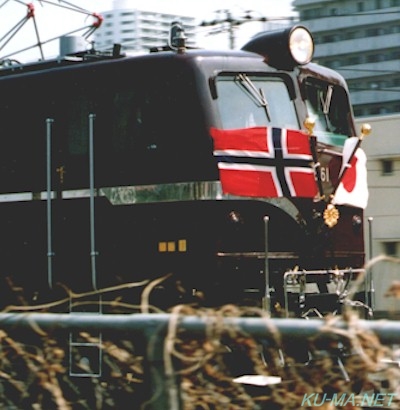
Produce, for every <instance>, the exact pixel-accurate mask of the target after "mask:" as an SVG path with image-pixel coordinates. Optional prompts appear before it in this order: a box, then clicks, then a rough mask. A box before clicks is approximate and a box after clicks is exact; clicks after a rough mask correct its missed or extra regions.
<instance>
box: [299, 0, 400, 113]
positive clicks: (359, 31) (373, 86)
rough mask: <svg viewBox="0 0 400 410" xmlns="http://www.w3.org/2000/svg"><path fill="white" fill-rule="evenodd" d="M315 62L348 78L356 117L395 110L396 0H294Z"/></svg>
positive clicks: (398, 59)
mask: <svg viewBox="0 0 400 410" xmlns="http://www.w3.org/2000/svg"><path fill="white" fill-rule="evenodd" d="M293 6H294V7H295V10H296V11H298V12H299V17H300V22H301V23H302V24H304V25H305V26H306V27H307V28H309V29H310V31H311V32H312V34H313V37H314V40H315V43H316V52H315V58H314V59H315V61H317V62H318V63H320V64H323V65H326V66H328V67H331V68H333V69H335V70H336V71H339V72H340V73H341V74H342V75H343V76H344V77H345V78H346V80H347V82H348V85H349V88H350V92H351V99H352V104H353V107H354V113H355V115H356V116H357V117H360V116H370V115H379V114H390V113H399V112H400V47H399V45H400V0H294V1H293Z"/></svg>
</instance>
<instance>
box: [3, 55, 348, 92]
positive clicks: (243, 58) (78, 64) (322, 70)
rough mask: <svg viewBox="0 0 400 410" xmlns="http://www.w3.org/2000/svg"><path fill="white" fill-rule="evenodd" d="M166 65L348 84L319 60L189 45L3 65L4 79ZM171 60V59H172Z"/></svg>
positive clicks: (214, 71) (212, 71)
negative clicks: (283, 59)
mask: <svg viewBox="0 0 400 410" xmlns="http://www.w3.org/2000/svg"><path fill="white" fill-rule="evenodd" d="M152 61H153V62H154V64H155V65H158V66H159V67H162V64H171V63H172V62H173V61H181V62H182V64H187V65H192V66H197V67H201V68H202V69H203V70H204V71H206V72H209V73H210V74H212V73H213V74H214V75H215V73H218V72H221V71H225V72H229V71H247V72H275V73H276V72H285V73H288V74H291V73H296V75H299V76H307V75H312V76H316V77H320V78H324V79H329V81H332V82H334V83H338V84H341V85H345V81H344V79H343V77H342V76H341V75H340V74H339V73H337V72H336V71H334V70H331V69H329V68H326V67H323V66H320V65H318V64H316V63H312V62H311V63H308V64H305V65H303V66H301V65H297V66H295V67H294V68H293V69H292V70H281V69H277V68H274V67H271V66H270V65H268V64H267V62H266V61H265V59H264V58H263V56H261V55H259V54H257V53H254V52H250V51H244V50H222V51H221V50H204V49H185V50H184V51H182V52H177V51H174V50H165V49H164V48H161V49H157V50H156V51H154V50H153V52H150V53H147V54H146V53H144V54H140V55H131V56H130V55H112V54H102V53H97V52H93V51H89V52H85V53H77V54H74V55H68V56H65V57H62V58H56V59H53V60H47V61H39V62H32V63H27V64H19V63H16V64H13V65H11V66H8V67H6V68H3V69H0V81H1V80H2V79H4V78H16V77H17V78H18V77H20V76H23V77H26V76H29V75H31V74H34V75H35V76H36V74H40V73H41V74H44V73H49V72H50V71H51V72H54V71H58V70H60V69H61V70H62V71H64V70H65V69H66V68H67V69H68V70H72V71H75V70H78V71H79V70H80V68H83V67H86V68H90V67H92V68H93V67H99V66H103V65H106V66H108V65H110V64H114V65H115V64H116V65H125V64H129V65H130V64H134V65H136V64H139V65H141V64H146V63H147V64H151V62H152ZM169 62H170V63H169Z"/></svg>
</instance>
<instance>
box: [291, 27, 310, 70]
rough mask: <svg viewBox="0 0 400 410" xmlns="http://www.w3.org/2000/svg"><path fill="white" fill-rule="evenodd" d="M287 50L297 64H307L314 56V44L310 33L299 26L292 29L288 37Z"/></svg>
mask: <svg viewBox="0 0 400 410" xmlns="http://www.w3.org/2000/svg"><path fill="white" fill-rule="evenodd" d="M289 49H290V53H291V54H292V57H293V59H294V60H295V61H296V62H297V63H298V64H307V63H309V62H310V61H311V60H312V57H313V54H314V42H313V39H312V37H311V34H310V32H309V31H308V30H307V29H306V28H305V27H301V26H297V27H294V28H293V30H292V31H291V32H290V35H289Z"/></svg>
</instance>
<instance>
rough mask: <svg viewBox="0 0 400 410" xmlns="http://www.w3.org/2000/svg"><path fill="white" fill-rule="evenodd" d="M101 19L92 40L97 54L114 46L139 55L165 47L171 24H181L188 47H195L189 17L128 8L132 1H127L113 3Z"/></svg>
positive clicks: (194, 34)
mask: <svg viewBox="0 0 400 410" xmlns="http://www.w3.org/2000/svg"><path fill="white" fill-rule="evenodd" d="M102 15H103V17H104V22H103V24H102V26H101V27H100V28H99V29H98V30H97V31H96V33H95V36H94V41H95V45H96V49H99V50H107V49H111V48H112V47H113V45H114V44H116V43H118V44H121V45H122V49H123V51H128V52H143V51H148V50H149V49H150V48H152V47H162V46H165V45H167V42H168V37H169V30H170V27H171V23H172V22H173V21H180V22H181V23H182V24H183V26H184V28H185V35H186V36H187V38H188V45H194V44H195V43H196V24H195V19H194V18H193V17H189V16H182V15H176V14H166V13H157V12H153V11H145V10H143V9H137V8H132V1H127V0H114V4H113V9H112V10H109V11H105V12H103V13H102Z"/></svg>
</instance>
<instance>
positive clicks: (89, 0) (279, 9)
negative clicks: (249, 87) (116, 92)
mask: <svg viewBox="0 0 400 410" xmlns="http://www.w3.org/2000/svg"><path fill="white" fill-rule="evenodd" d="M49 1H51V2H53V3H57V2H58V0H49ZM114 2H115V3H120V5H121V3H122V5H125V6H126V7H127V8H140V9H142V10H149V11H159V12H164V13H173V14H183V15H188V16H193V17H195V18H196V19H197V21H198V22H199V23H200V22H201V21H210V20H212V19H214V18H215V17H216V16H217V14H216V12H217V11H218V10H227V9H229V10H230V11H231V12H232V14H233V15H234V16H236V17H240V16H242V15H244V12H246V11H247V10H251V11H252V15H253V16H262V17H267V18H271V19H273V18H275V17H286V16H291V15H293V11H292V6H291V3H292V0H146V1H145V2H143V0H141V1H139V0H68V3H69V4H74V5H77V6H79V7H81V8H83V9H85V10H88V11H90V12H96V13H102V12H104V11H107V10H111V9H112V8H113V6H114ZM24 3H25V4H27V3H32V4H33V5H34V7H35V20H36V22H37V28H38V32H39V35H40V40H41V42H47V40H49V39H51V38H53V37H56V36H59V35H62V34H65V33H68V32H71V31H73V30H76V29H79V28H81V27H84V26H87V25H90V24H91V23H92V21H93V19H92V18H88V17H87V16H86V15H84V14H80V13H75V12H71V11H69V10H68V9H62V8H58V7H55V6H54V5H52V4H50V3H48V2H47V1H46V0H43V1H42V2H41V1H40V0H30V1H29V0H23V1H21V0H0V39H1V38H2V37H3V36H4V35H5V33H7V32H9V31H10V30H11V29H12V28H13V27H14V26H15V25H17V24H18V23H19V22H21V21H22V20H23V18H24V17H25V16H26V13H27V7H26V6H25V5H24ZM256 24H257V23H247V24H244V25H242V26H241V27H240V30H239V31H238V32H237V36H238V46H240V37H241V36H243V37H244V36H246V35H247V36H248V35H249V33H253V34H254V32H256V31H258V30H259V25H256ZM199 30H200V31H201V33H202V34H203V36H202V37H201V38H202V39H203V40H202V41H203V42H204V44H199V45H200V46H201V47H206V48H207V47H209V46H210V45H212V46H218V47H226V48H227V47H228V41H227V34H220V35H212V34H210V30H211V27H203V28H200V29H199ZM246 32H247V34H246ZM36 43H37V40H36V36H35V29H34V24H33V20H32V19H30V20H29V21H27V22H26V24H25V25H24V26H23V29H22V30H21V31H20V32H19V33H18V34H16V35H15V36H14V38H13V39H12V40H11V41H10V42H9V43H8V44H7V45H4V41H3V42H0V48H1V49H0V57H4V56H5V55H7V54H8V53H10V52H12V51H15V50H20V49H22V48H25V47H29V46H31V45H33V44H36ZM44 51H45V57H46V58H48V57H49V56H48V54H49V53H50V54H51V53H53V55H54V54H56V53H57V51H58V43H57V42H55V41H54V42H51V43H48V44H46V45H45V46H44ZM17 57H18V58H19V59H20V60H22V61H26V60H35V59H39V58H40V54H39V52H38V51H37V50H33V51H30V52H29V53H24V54H22V55H21V54H20V55H18V56H17Z"/></svg>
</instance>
